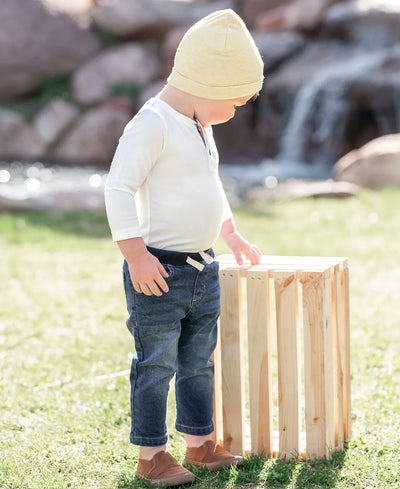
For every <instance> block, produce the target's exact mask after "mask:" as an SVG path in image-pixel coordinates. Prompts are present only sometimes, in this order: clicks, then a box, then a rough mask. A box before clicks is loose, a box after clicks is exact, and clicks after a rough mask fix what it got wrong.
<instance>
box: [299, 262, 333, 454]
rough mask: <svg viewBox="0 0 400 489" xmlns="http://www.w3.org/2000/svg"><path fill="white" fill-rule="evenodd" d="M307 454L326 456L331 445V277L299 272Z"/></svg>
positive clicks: (325, 274)
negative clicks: (301, 294)
mask: <svg viewBox="0 0 400 489" xmlns="http://www.w3.org/2000/svg"><path fill="white" fill-rule="evenodd" d="M301 282H302V284H303V321H304V377H305V386H304V387H305V411H306V442H307V448H306V450H307V458H308V459H315V458H330V456H331V451H332V448H333V446H334V440H335V435H334V421H333V354H332V321H331V312H332V306H331V290H330V284H331V278H330V270H329V269H328V270H326V271H325V272H312V271H310V272H303V274H302V278H301Z"/></svg>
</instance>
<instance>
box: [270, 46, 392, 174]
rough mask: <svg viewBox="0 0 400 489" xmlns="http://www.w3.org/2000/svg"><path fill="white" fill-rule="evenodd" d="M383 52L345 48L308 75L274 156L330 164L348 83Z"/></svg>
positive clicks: (292, 161)
mask: <svg viewBox="0 0 400 489" xmlns="http://www.w3.org/2000/svg"><path fill="white" fill-rule="evenodd" d="M387 54H388V51H387V50H377V51H375V52H372V53H371V52H369V53H365V51H364V52H362V53H361V52H357V51H353V52H349V55H348V56H347V58H346V59H344V60H341V61H339V62H336V63H334V64H331V65H330V66H328V67H326V68H322V69H321V70H319V71H318V72H317V73H316V74H315V75H314V76H312V77H311V79H310V80H309V81H308V82H306V83H305V84H304V85H303V86H302V87H301V89H300V90H299V92H298V94H297V95H296V99H295V102H294V104H293V109H292V113H291V116H290V119H289V123H288V124H287V126H286V128H285V130H284V133H283V136H282V139H281V150H280V153H279V155H278V157H277V158H278V160H280V161H281V162H284V163H285V164H287V163H288V164H295V163H300V164H301V163H315V164H320V165H331V164H332V163H333V162H334V159H335V157H336V156H337V155H336V153H335V150H336V149H337V147H338V143H340V141H341V140H342V138H343V135H344V130H345V124H344V121H345V120H346V114H347V113H348V110H349V107H348V104H347V101H346V97H345V95H346V90H347V89H348V87H349V84H350V83H351V81H352V80H353V79H354V78H355V77H356V76H358V75H360V74H362V73H365V72H366V71H368V70H370V69H371V68H374V67H378V66H379V65H380V64H382V63H383V61H384V59H385V57H386V56H387Z"/></svg>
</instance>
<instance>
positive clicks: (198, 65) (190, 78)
mask: <svg viewBox="0 0 400 489" xmlns="http://www.w3.org/2000/svg"><path fill="white" fill-rule="evenodd" d="M168 83H169V84H170V85H171V86H173V87H175V88H178V89H179V90H181V91H183V92H186V93H188V94H190V95H193V96H195V97H199V98H202V99H206V100H205V101H204V104H202V105H204V109H205V110H208V108H207V107H206V106H207V100H208V101H215V102H214V104H212V105H211V104H209V105H210V107H209V109H210V110H214V111H215V110H217V109H220V110H221V115H220V116H219V117H218V116H216V117H214V119H215V121H214V122H209V123H210V124H212V123H214V124H215V123H218V122H225V121H226V120H229V119H230V118H231V117H233V115H234V107H235V106H239V105H244V104H245V103H246V102H247V100H249V99H250V98H252V97H253V96H254V95H255V94H257V93H258V92H259V91H260V90H261V87H262V83H263V62H262V59H261V56H260V53H259V51H258V49H257V47H256V45H255V43H254V40H253V38H252V37H251V35H250V33H249V31H248V29H247V27H246V26H245V24H244V22H243V20H242V19H241V18H240V17H239V16H238V15H237V14H236V13H235V12H234V11H233V10H231V9H226V10H219V11H217V12H214V13H212V14H210V15H208V16H207V17H204V18H203V19H202V20H200V21H199V22H197V23H196V24H194V25H193V26H192V27H191V28H190V29H189V30H188V31H187V32H186V34H185V35H184V37H183V39H182V41H181V42H180V44H179V46H178V49H177V51H176V55H175V62H174V67H173V69H172V72H171V74H170V76H169V77H168ZM211 106H213V109H211ZM224 110H225V111H226V115H225V116H224V115H223V114H222V112H223V111H224ZM229 114H230V115H229Z"/></svg>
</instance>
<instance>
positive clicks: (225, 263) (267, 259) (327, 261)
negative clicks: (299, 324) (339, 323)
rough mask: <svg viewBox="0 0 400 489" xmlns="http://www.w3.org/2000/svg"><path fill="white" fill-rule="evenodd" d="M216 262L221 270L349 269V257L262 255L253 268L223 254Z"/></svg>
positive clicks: (231, 256) (246, 263)
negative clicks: (262, 268) (334, 267)
mask: <svg viewBox="0 0 400 489" xmlns="http://www.w3.org/2000/svg"><path fill="white" fill-rule="evenodd" d="M216 260H217V261H218V262H219V264H220V267H221V268H224V269H225V268H227V267H229V268H234V269H236V268H242V269H249V268H254V267H259V266H260V265H262V266H265V267H269V268H270V269H274V268H277V267H279V268H280V269H282V268H285V269H286V268H288V267H289V268H291V267H294V266H296V267H297V266H300V265H302V266H303V267H307V268H308V267H317V268H319V267H321V266H325V267H332V266H335V265H339V267H340V269H341V270H343V269H345V268H347V267H348V258H347V257H322V256H278V255H276V256H274V255H262V256H261V260H260V264H259V265H254V266H252V265H251V264H250V263H248V262H245V263H244V264H243V265H238V264H237V263H236V260H235V257H234V256H233V255H230V254H222V255H218V256H217V257H216Z"/></svg>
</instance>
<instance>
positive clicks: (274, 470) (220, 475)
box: [117, 451, 347, 489]
mask: <svg viewBox="0 0 400 489" xmlns="http://www.w3.org/2000/svg"><path fill="white" fill-rule="evenodd" d="M346 457H347V453H346V451H343V452H339V453H335V454H334V455H333V457H332V460H316V461H312V462H305V461H294V462H285V461H284V460H280V459H267V458H265V457H262V456H254V455H251V456H248V457H246V458H245V461H244V463H243V465H241V466H240V467H233V468H231V469H224V470H221V471H219V472H210V471H208V470H207V469H205V468H199V469H196V468H191V470H192V469H193V473H194V474H195V476H196V480H195V482H193V484H189V485H186V486H182V487H188V488H190V487H191V488H193V489H227V488H231V489H261V488H268V489H289V488H290V489H311V488H313V489H317V488H318V489H332V488H334V487H336V484H337V482H338V480H339V479H340V477H341V469H342V467H343V465H344V463H345V460H346ZM117 487H118V489H147V488H150V487H154V486H151V485H150V484H148V483H146V482H144V481H142V480H140V479H136V478H135V476H134V473H133V472H132V473H123V474H120V476H119V478H118V480H117ZM160 487H162V486H160Z"/></svg>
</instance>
